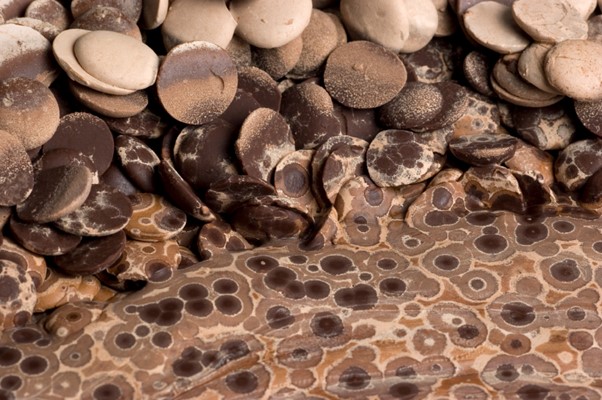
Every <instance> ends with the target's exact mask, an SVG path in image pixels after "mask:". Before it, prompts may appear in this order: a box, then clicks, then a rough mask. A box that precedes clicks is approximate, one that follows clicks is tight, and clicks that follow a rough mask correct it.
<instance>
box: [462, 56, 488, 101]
mask: <svg viewBox="0 0 602 400" xmlns="http://www.w3.org/2000/svg"><path fill="white" fill-rule="evenodd" d="M494 64H495V61H494V60H493V59H492V58H491V57H489V56H487V55H486V54H485V53H482V52H480V51H477V50H475V51H471V52H470V53H468V54H467V55H466V57H465V58H464V63H463V65H462V67H463V71H464V77H465V78H466V80H467V81H468V83H469V84H470V86H472V88H473V89H474V90H476V91H477V92H479V93H481V94H482V95H484V96H493V95H494V94H495V93H494V92H493V89H492V88H491V83H490V82H489V75H490V74H491V70H492V69H493V65H494Z"/></svg>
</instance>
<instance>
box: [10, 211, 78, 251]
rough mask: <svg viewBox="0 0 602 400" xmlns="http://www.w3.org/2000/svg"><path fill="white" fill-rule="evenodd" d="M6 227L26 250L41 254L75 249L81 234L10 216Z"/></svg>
mask: <svg viewBox="0 0 602 400" xmlns="http://www.w3.org/2000/svg"><path fill="white" fill-rule="evenodd" d="M8 227H9V228H10V233H11V236H12V237H13V238H14V239H15V240H16V241H17V242H18V243H19V244H20V245H21V246H23V247H24V248H26V249H27V250H29V251H31V252H33V253H36V254H39V255H41V256H58V255H61V254H65V253H68V252H70V251H72V250H73V249H75V247H77V245H78V244H79V242H80V241H81V236H78V235H72V234H70V233H67V232H63V231H62V230H60V229H57V228H55V227H53V226H52V225H42V224H36V223H34V222H24V221H21V220H19V219H18V218H17V217H16V216H14V215H13V216H12V217H11V219H10V221H9V224H8Z"/></svg>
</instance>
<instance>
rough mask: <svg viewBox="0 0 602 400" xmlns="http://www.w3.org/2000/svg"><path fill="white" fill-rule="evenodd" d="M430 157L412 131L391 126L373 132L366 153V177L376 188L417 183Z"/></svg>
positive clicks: (424, 171) (431, 162)
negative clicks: (373, 134)
mask: <svg viewBox="0 0 602 400" xmlns="http://www.w3.org/2000/svg"><path fill="white" fill-rule="evenodd" d="M433 160H434V156H433V151H432V150H431V149H429V148H428V147H427V146H425V145H424V144H422V143H421V142H420V141H419V140H418V139H417V135H416V134H414V133H412V132H410V131H403V130H395V129H390V130H386V131H382V132H380V133H379V134H378V135H376V137H375V138H374V140H373V141H372V143H370V147H369V148H368V152H367V153H366V164H367V165H368V172H369V174H370V178H372V180H373V181H374V183H376V184H377V185H378V186H380V187H388V186H401V185H409V184H411V183H415V182H419V181H420V180H422V179H423V178H424V176H425V175H426V173H427V172H428V171H429V169H430V168H431V166H432V164H433Z"/></svg>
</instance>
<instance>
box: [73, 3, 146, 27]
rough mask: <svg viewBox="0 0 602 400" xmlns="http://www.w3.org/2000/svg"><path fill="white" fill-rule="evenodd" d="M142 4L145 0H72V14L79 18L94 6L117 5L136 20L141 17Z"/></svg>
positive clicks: (132, 19) (131, 18) (129, 17)
mask: <svg viewBox="0 0 602 400" xmlns="http://www.w3.org/2000/svg"><path fill="white" fill-rule="evenodd" d="M142 5H143V0H72V1H71V14H73V18H78V17H79V16H80V15H82V14H84V13H86V12H88V11H89V10H91V9H92V8H94V7H98V6H101V7H115V8H118V9H120V10H121V11H123V13H124V14H125V15H126V16H127V17H128V19H130V20H131V21H133V22H136V21H138V18H140V14H141V12H142Z"/></svg>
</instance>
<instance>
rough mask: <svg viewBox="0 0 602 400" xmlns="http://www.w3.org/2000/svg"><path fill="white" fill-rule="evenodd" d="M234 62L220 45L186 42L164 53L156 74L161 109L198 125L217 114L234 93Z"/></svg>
mask: <svg viewBox="0 0 602 400" xmlns="http://www.w3.org/2000/svg"><path fill="white" fill-rule="evenodd" d="M237 84H238V76H237V72H236V66H235V65H234V62H233V61H232V59H231V58H230V56H229V55H228V53H227V52H226V51H225V50H224V49H222V48H221V47H219V46H217V45H215V44H213V43H209V42H201V41H199V42H190V43H184V44H181V45H179V46H176V47H174V48H173V49H172V50H171V51H170V52H169V53H168V54H167V56H165V59H164V60H163V63H162V64H161V68H159V75H158V76H157V85H156V87H157V94H158V95H159V100H160V101H161V104H162V105H163V107H164V108H165V110H166V111H167V112H168V113H169V115H171V116H172V117H173V118H175V119H177V120H178V121H180V122H184V123H186V124H192V125H201V124H204V123H206V122H209V121H211V120H213V119H215V118H216V117H218V116H219V115H221V114H222V113H223V112H224V111H225V110H226V109H227V108H228V106H229V105H230V103H231V102H232V100H233V99H234V96H235V95H236V87H237Z"/></svg>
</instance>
